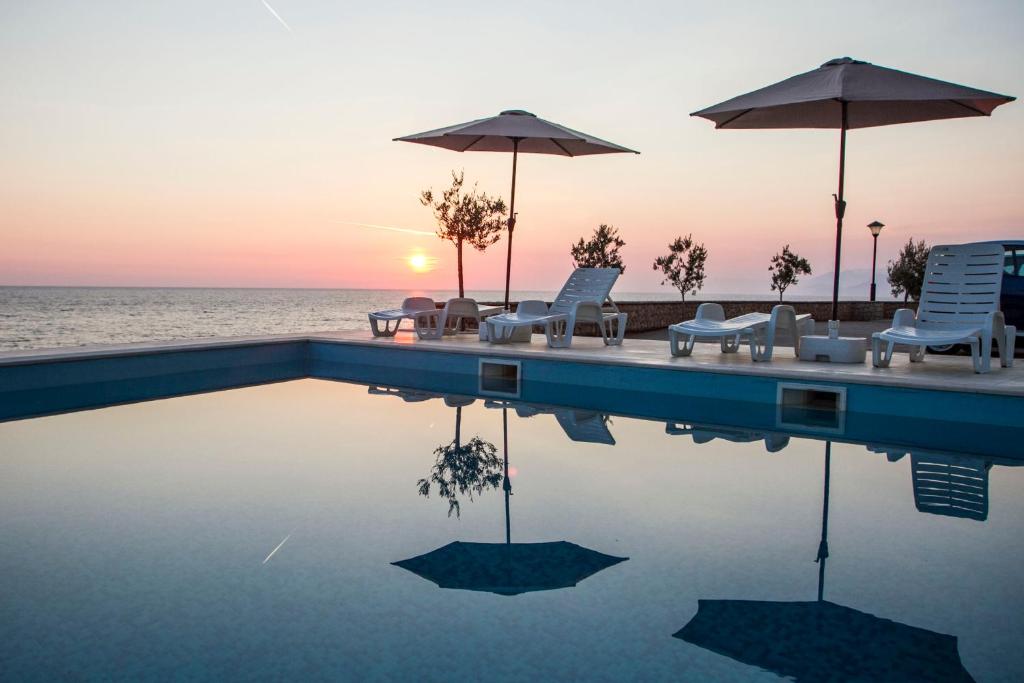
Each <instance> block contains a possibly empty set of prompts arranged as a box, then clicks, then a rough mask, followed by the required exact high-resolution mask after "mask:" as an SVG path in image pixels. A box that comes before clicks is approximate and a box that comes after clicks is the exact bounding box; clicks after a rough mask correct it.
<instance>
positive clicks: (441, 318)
mask: <svg viewBox="0 0 1024 683" xmlns="http://www.w3.org/2000/svg"><path fill="white" fill-rule="evenodd" d="M500 312H501V309H500V308H498V307H492V308H480V305H479V304H477V302H476V300H474V299H465V298H461V299H459V298H456V299H449V300H448V302H447V303H446V304H445V305H444V308H441V309H438V308H434V309H431V310H426V311H423V312H421V313H417V314H416V315H415V316H414V317H413V328H414V329H415V330H416V335H417V336H418V337H419V338H420V339H441V338H442V337H444V336H446V335H454V334H458V332H459V330H461V329H463V327H464V322H465V321H467V320H473V321H475V322H476V327H479V326H480V323H481V321H482V319H483V318H484V317H486V316H488V315H493V314H495V313H500ZM473 333H474V334H475V333H476V329H474V330H473Z"/></svg>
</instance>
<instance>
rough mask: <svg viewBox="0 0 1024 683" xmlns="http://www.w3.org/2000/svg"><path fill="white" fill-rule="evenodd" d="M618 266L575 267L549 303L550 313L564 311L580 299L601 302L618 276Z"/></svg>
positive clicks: (606, 296)
mask: <svg viewBox="0 0 1024 683" xmlns="http://www.w3.org/2000/svg"><path fill="white" fill-rule="evenodd" d="M619 272H620V271H619V269H618V268H577V269H576V270H574V271H573V272H572V275H570V276H569V279H568V280H566V281H565V285H564V286H563V287H562V291H560V292H559V293H558V296H556V297H555V300H554V302H553V303H552V304H551V312H552V313H566V312H568V311H569V309H570V308H572V305H573V304H575V303H578V302H580V301H596V302H597V303H599V304H603V303H604V302H605V300H606V299H608V298H609V296H608V295H609V294H611V291H612V287H614V286H615V281H616V280H617V279H618V278H619Z"/></svg>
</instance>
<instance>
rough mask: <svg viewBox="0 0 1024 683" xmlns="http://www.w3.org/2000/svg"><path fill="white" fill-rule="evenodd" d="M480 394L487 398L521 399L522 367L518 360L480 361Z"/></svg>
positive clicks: (489, 359)
mask: <svg viewBox="0 0 1024 683" xmlns="http://www.w3.org/2000/svg"><path fill="white" fill-rule="evenodd" d="M479 375H480V393H481V394H483V395H485V396H500V397H502V398H519V393H520V391H521V389H522V365H521V363H520V361H517V360H499V359H496V358H481V359H480V372H479Z"/></svg>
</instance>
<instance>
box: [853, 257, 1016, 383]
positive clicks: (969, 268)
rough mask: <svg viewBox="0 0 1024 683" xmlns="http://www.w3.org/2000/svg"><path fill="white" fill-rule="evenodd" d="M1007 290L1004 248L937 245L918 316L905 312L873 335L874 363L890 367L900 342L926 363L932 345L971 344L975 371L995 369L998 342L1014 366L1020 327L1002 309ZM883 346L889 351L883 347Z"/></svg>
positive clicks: (1003, 357)
mask: <svg viewBox="0 0 1024 683" xmlns="http://www.w3.org/2000/svg"><path fill="white" fill-rule="evenodd" d="M1002 286H1003V247H1002V246H1001V245H999V244H989V243H984V242H977V243H973V244H954V245H941V246H937V247H932V250H931V252H930V253H929V254H928V265H927V267H926V270H925V276H924V284H923V286H922V287H921V301H920V303H919V304H918V306H917V313H916V314H915V313H914V311H913V310H912V309H909V308H901V309H899V310H898V311H896V315H895V316H894V317H893V319H892V327H890V328H889V329H887V330H885V331H884V332H875V333H874V334H873V335H871V361H872V363H873V364H874V366H875V367H876V368H887V367H889V363H890V362H891V361H892V356H893V352H894V351H895V346H896V344H906V345H908V346H910V347H911V350H910V360H911V362H913V363H917V362H920V361H922V360H924V354H925V349H926V348H927V347H929V346H945V345H948V344H968V345H970V347H971V359H972V361H973V363H974V371H975V372H977V373H985V372H988V371H989V370H990V369H991V366H992V341H993V340H995V342H996V346H997V347H998V349H999V362H1000V364H1001V365H1002V366H1003V367H1004V368H1008V367H1010V366H1011V365H1013V351H1014V346H1016V341H1017V338H1016V335H1017V328H1015V327H1014V326H1013V325H1007V324H1006V321H1005V319H1004V318H1003V313H1002V311H1000V310H999V295H1000V293H1001V292H1002ZM883 344H884V345H885V348H883Z"/></svg>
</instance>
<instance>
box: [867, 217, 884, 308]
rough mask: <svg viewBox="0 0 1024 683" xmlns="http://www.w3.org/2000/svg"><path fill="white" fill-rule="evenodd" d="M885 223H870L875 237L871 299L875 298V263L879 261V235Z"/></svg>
mask: <svg viewBox="0 0 1024 683" xmlns="http://www.w3.org/2000/svg"><path fill="white" fill-rule="evenodd" d="M884 227H885V224H884V223H882V222H880V221H871V222H870V223H868V230H870V231H871V236H872V237H874V238H875V247H874V249H873V250H872V252H871V300H872V301H874V300H875V263H876V262H877V261H878V235H879V233H881V232H882V228H884Z"/></svg>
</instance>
